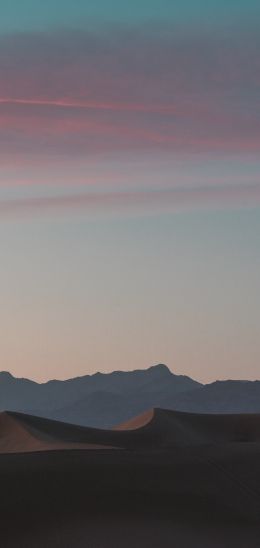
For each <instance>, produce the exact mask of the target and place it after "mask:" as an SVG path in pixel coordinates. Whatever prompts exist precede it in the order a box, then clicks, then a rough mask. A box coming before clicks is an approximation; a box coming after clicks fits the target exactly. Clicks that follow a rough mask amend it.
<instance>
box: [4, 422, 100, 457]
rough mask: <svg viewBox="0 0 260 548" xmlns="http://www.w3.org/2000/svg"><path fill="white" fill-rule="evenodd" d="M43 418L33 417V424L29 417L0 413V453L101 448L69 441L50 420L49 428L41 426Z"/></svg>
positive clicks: (95, 445) (93, 444)
mask: <svg viewBox="0 0 260 548" xmlns="http://www.w3.org/2000/svg"><path fill="white" fill-rule="evenodd" d="M42 423H44V420H43V419H38V420H37V419H36V420H35V419H34V421H33V425H32V424H30V418H29V417H28V418H27V420H26V416H23V415H22V414H19V413H14V414H13V413H11V412H3V413H0V454H1V453H27V452H34V451H51V450H58V449H103V448H106V447H105V446H102V445H100V444H95V443H87V442H85V443H84V441H82V442H81V441H80V440H79V441H77V440H73V441H69V440H68V439H67V440H66V439H65V438H64V436H63V435H62V427H61V428H60V432H59V430H58V429H55V431H54V432H53V430H52V428H51V423H52V421H48V423H49V426H50V427H49V429H48V428H47V429H46V425H45V428H42V427H41V425H42Z"/></svg>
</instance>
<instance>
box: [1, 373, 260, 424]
mask: <svg viewBox="0 0 260 548" xmlns="http://www.w3.org/2000/svg"><path fill="white" fill-rule="evenodd" d="M156 407H160V408H163V409H173V410H177V411H186V412H191V413H192V412H195V413H213V414H214V413H259V412H260V381H257V380H256V381H244V380H243V381H241V380H232V379H230V380H224V381H221V380H217V381H214V382H213V383H209V384H202V383H200V382H197V381H196V380H195V379H193V378H191V377H188V376H186V375H176V374H175V373H173V372H172V371H171V370H170V369H169V368H168V367H167V366H166V365H165V364H162V363H160V364H157V365H153V366H151V367H149V368H148V369H135V370H133V371H120V370H117V371H112V372H109V373H101V372H97V373H94V374H92V375H83V376H79V377H75V378H70V379H66V380H57V379H53V380H49V381H47V382H44V383H37V382H36V381H33V380H30V379H26V378H16V377H14V376H13V375H12V374H11V373H9V372H8V371H2V372H0V411H5V410H7V411H16V412H22V413H29V414H33V415H38V416H41V417H46V418H50V419H55V420H61V421H66V422H70V423H74V424H79V425H82V426H92V427H97V428H112V427H114V426H115V425H117V424H119V423H120V422H122V423H123V422H126V421H128V420H130V419H131V418H132V417H133V416H134V415H138V414H141V413H143V412H145V411H147V410H148V409H151V408H156Z"/></svg>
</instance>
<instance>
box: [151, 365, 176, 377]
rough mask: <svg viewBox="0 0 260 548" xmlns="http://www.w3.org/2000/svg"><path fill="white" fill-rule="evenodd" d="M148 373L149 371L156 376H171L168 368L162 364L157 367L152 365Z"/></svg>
mask: <svg viewBox="0 0 260 548" xmlns="http://www.w3.org/2000/svg"><path fill="white" fill-rule="evenodd" d="M148 371H151V372H153V373H156V374H158V375H172V373H171V371H170V369H169V367H167V365H165V364H164V363H158V364H157V365H152V367H149V369H148Z"/></svg>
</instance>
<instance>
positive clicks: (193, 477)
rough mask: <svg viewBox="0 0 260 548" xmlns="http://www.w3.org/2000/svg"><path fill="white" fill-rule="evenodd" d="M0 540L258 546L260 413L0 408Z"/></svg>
mask: <svg viewBox="0 0 260 548" xmlns="http://www.w3.org/2000/svg"><path fill="white" fill-rule="evenodd" d="M0 485H1V497H0V520H1V521H0V523H1V540H0V546H1V547H3V548H5V547H18V548H19V547H21V548H23V547H26V548H30V547H39V548H41V547H48V548H49V547H50V548H52V547H60V548H67V547H68V548H73V547H80V548H81V547H90V548H105V547H107V548H121V547H122V548H123V547H126V548H130V547H131V548H132V547H133V548H134V547H136V548H139V547H140V548H148V547H149V548H153V547H154V548H155V547H156V548H157V547H161V546H162V547H166V548H168V547H169V548H170V547H173V548H174V547H177V548H179V547H180V548H196V547H205V548H217V547H219V548H220V547H221V548H222V547H223V548H225V547H227V548H229V547H231V548H232V547H238V548H239V547H241V548H242V547H243V548H245V547H248V548H254V547H260V415H234V416H232V415H227V416H225V415H221V416H218V415H195V414H188V413H178V412H174V411H162V410H159V409H158V410H153V411H150V412H147V413H146V414H144V415H143V416H141V417H139V418H137V419H134V420H133V421H129V422H128V423H126V424H124V425H122V426H119V427H118V428H117V429H115V430H110V431H109V430H97V429H91V428H84V427H78V426H74V425H70V424H64V423H58V422H55V421H49V420H46V419H40V418H37V417H31V416H29V415H22V414H19V413H10V412H8V413H3V414H1V415H0Z"/></svg>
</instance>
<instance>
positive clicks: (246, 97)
mask: <svg viewBox="0 0 260 548" xmlns="http://www.w3.org/2000/svg"><path fill="white" fill-rule="evenodd" d="M0 48H1V56H0V79H1V92H0V155H1V156H2V155H3V154H5V155H6V154H10V156H11V157H12V159H14V157H15V155H17V154H19V153H21V152H23V153H24V154H34V155H36V154H38V155H43V156H44V155H47V154H55V153H57V154H66V155H70V156H71V157H72V156H77V155H87V154H88V153H89V154H93V152H94V153H95V152H98V153H100V152H102V153H104V152H105V153H106V152H109V151H114V152H116V151H122V150H126V151H133V150H140V149H146V150H151V151H153V150H154V149H155V148H156V149H157V150H160V149H161V150H166V151H168V152H169V153H178V154H179V153H187V152H188V153H196V152H201V151H206V152H213V153H219V152H223V153H228V152H237V153H239V154H241V153H243V154H246V155H248V154H254V155H255V154H257V153H259V149H260V118H259V99H258V97H259V94H258V90H259V84H260V76H259V75H260V57H259V54H258V53H259V49H260V39H259V36H258V35H257V33H255V32H252V33H251V34H249V33H248V32H247V33H245V32H243V31H242V30H241V29H240V30H239V29H236V31H234V30H233V31H232V30H231V31H230V32H229V34H226V35H224V34H223V35H219V36H217V35H214V34H212V35H209V34H206V33H205V34H203V33H201V34H200V35H198V34H196V33H195V32H192V31H190V33H186V34H183V35H182V34H180V33H178V32H176V31H174V30H173V29H171V28H168V29H162V28H159V27H158V28H157V29H150V30H149V29H147V28H141V29H137V28H136V29H132V30H131V29H130V30H129V29H128V30H127V29H114V28H113V29H112V28H108V29H106V30H103V31H102V32H96V33H89V32H83V31H80V32H72V31H71V32H70V31H67V32H65V31H64V32H57V31H56V32H52V33H47V32H46V33H39V34H17V35H12V36H10V35H9V36H6V37H2V38H1V39H0Z"/></svg>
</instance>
